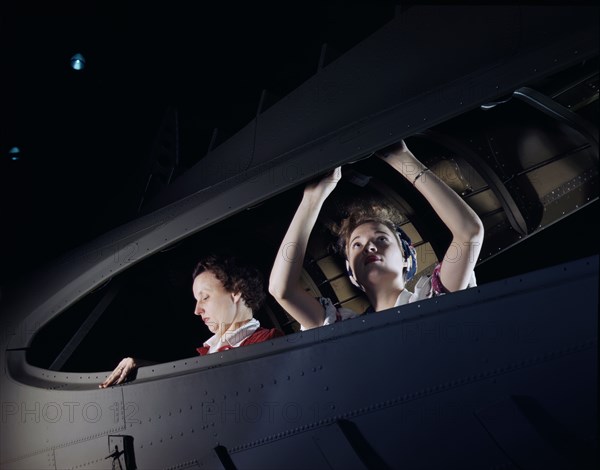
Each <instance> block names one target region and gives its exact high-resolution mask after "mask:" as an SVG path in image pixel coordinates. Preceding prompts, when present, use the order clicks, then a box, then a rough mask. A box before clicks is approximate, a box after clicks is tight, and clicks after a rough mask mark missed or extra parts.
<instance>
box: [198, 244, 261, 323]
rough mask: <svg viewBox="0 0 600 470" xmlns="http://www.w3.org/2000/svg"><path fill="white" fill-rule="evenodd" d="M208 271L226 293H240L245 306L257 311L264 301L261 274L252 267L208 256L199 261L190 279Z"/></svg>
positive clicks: (219, 256) (226, 257) (233, 260)
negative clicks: (219, 282)
mask: <svg viewBox="0 0 600 470" xmlns="http://www.w3.org/2000/svg"><path fill="white" fill-rule="evenodd" d="M204 271H210V272H211V273H213V274H214V275H215V276H216V278H217V279H218V280H219V281H221V284H223V287H224V288H225V290H226V291H227V292H233V293H238V292H239V293H241V294H242V299H244V302H245V303H246V305H247V306H248V307H249V308H250V309H252V311H257V310H258V309H259V308H260V307H261V305H262V304H263V302H264V300H265V295H266V294H265V291H264V284H263V277H262V274H261V273H260V271H259V270H258V269H256V268H255V267H253V266H249V265H246V264H242V263H240V262H239V261H238V260H236V259H235V258H234V257H233V256H224V255H208V256H205V257H203V258H201V259H200V261H198V264H196V268H195V269H194V273H193V275H192V279H196V276H198V275H199V274H202V273H203V272H204Z"/></svg>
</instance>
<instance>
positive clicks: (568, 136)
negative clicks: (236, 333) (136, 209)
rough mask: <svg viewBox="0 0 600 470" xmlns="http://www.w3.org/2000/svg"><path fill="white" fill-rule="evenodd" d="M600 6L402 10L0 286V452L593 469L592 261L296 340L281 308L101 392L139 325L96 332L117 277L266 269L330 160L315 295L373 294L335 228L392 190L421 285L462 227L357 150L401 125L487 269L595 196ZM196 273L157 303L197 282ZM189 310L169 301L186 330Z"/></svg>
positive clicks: (23, 457)
mask: <svg viewBox="0 0 600 470" xmlns="http://www.w3.org/2000/svg"><path fill="white" fill-rule="evenodd" d="M598 13H599V10H598V8H597V7H591V6H578V7H566V6H565V7H563V6H551V7H543V6H485V7H473V6H462V7H459V6H452V7H443V6H418V7H417V6H415V7H413V8H410V9H408V10H407V11H406V12H405V13H403V14H402V15H399V16H397V17H396V18H394V19H393V20H391V21H390V22H389V23H387V24H386V25H385V26H384V27H382V28H381V29H380V30H378V31H376V32H375V33H374V34H373V35H371V36H370V37H368V38H367V39H365V40H364V41H362V42H361V43H359V44H358V45H357V46H355V47H354V48H353V49H351V50H350V51H348V52H347V53H346V54H344V55H342V56H341V57H339V58H337V59H336V60H334V61H332V62H330V63H328V64H325V63H324V61H323V62H322V67H321V68H320V69H319V70H318V72H317V73H316V74H315V75H314V76H313V77H312V78H310V79H309V80H307V81H306V82H305V83H304V84H303V85H301V86H300V87H299V88H298V89H296V90H295V91H293V92H292V93H291V94H290V95H288V96H286V97H284V98H283V99H282V100H280V101H279V102H277V103H274V104H273V105H272V106H270V107H269V108H266V109H265V107H262V108H261V109H259V111H260V112H259V114H257V117H256V119H254V120H253V121H252V122H250V123H249V124H248V125H247V126H246V127H244V128H243V129H241V130H240V131H239V132H238V133H237V134H236V135H234V136H233V137H231V138H230V139H229V140H227V141H225V142H224V143H222V144H221V145H219V146H218V147H216V148H214V149H212V150H211V151H210V152H209V153H208V154H207V155H206V156H205V157H204V158H203V159H201V160H200V162H199V163H197V164H196V165H195V166H194V167H192V168H191V169H190V170H189V171H188V172H186V173H185V174H182V175H181V176H179V177H178V178H177V179H176V180H174V181H173V182H172V183H171V184H169V185H168V186H166V187H165V188H164V189H163V190H162V191H161V192H160V193H159V194H158V195H156V197H154V198H153V199H149V200H147V201H145V203H144V207H143V213H142V214H141V215H140V216H139V217H138V218H137V219H135V220H132V221H131V222H129V223H127V224H125V225H123V226H121V227H119V228H117V229H115V230H113V231H111V232H109V233H107V234H105V235H104V236H102V237H100V238H98V239H96V240H95V241H93V242H92V243H90V244H88V245H85V246H82V247H79V248H78V249H76V250H74V251H73V252H71V253H69V254H68V255H67V256H65V257H63V258H62V259H60V260H59V261H57V262H56V263H55V264H54V265H52V266H49V267H48V268H47V269H46V270H44V271H40V272H38V273H36V274H35V277H32V278H31V279H29V280H28V281H27V282H23V283H22V284H21V285H16V286H11V289H9V290H6V291H5V292H3V298H2V299H1V304H0V307H1V309H2V310H1V315H2V316H1V319H2V323H3V335H2V347H1V348H0V361H1V364H2V373H1V378H0V380H1V382H0V384H1V387H0V393H1V396H2V419H1V424H0V425H1V428H0V430H1V434H0V455H1V457H0V466H1V467H2V468H3V469H66V468H69V469H88V468H89V469H92V468H93V469H109V468H128V469H133V468H140V469H155V468H168V469H188V468H204V469H209V468H226V469H231V468H261V469H263V468H274V469H275V468H410V469H417V468H420V469H421V468H422V469H428V468H452V469H453V468H457V469H458V468H460V469H468V468H473V469H481V468H490V469H492V468H493V469H512V468H515V469H516V468H520V469H533V468H544V469H558V468H596V464H597V446H596V444H597V423H596V418H597V414H596V412H597V398H596V394H597V375H596V374H597V372H596V368H597V361H596V358H597V352H596V343H597V306H598V256H597V255H595V256H591V257H586V258H583V259H578V260H574V261H570V262H567V263H564V264H560V265H557V266H551V267H548V268H546V269H543V270H538V271H535V272H531V273H525V274H521V275H517V276H513V277H509V278H508V279H502V280H497V281H495V282H490V283H486V284H482V285H480V286H479V287H477V288H472V289H468V290H465V291H461V292H458V293H454V294H451V295H445V296H441V297H438V298H435V299H430V300H425V301H422V302H418V303H416V304H411V305H408V306H404V307H402V308H401V309H397V308H394V309H391V310H388V311H384V312H379V313H377V314H374V315H368V316H359V317H358V318H356V319H353V320H347V321H345V322H343V323H338V324H335V325H331V326H326V327H321V328H316V329H313V330H309V331H306V332H299V331H297V324H295V323H294V322H293V321H291V318H290V317H289V316H288V315H287V314H286V313H285V312H283V311H281V310H278V309H277V305H276V304H275V303H274V302H273V301H272V300H270V301H269V302H268V305H267V306H266V307H265V311H264V312H262V315H263V317H264V318H262V319H261V322H262V321H263V320H264V321H265V323H268V322H270V323H271V324H272V325H274V326H278V327H280V328H281V329H283V330H284V331H285V332H286V333H287V334H286V335H285V336H284V337H281V338H277V339H274V340H271V341H268V342H265V343H260V344H256V345H252V346H247V347H242V348H237V349H232V350H229V351H225V352H221V353H216V354H211V355H208V356H204V357H198V356H193V357H192V354H190V355H189V356H181V357H177V358H175V359H172V358H167V359H166V360H165V359H163V360H160V361H159V363H157V364H156V365H153V366H148V367H142V368H140V369H139V371H138V373H137V376H136V377H135V379H133V380H130V381H128V382H126V383H124V384H123V385H119V386H113V387H110V388H107V389H99V388H98V384H99V383H100V382H102V381H103V380H104V379H105V378H106V376H107V374H108V373H109V372H108V371H109V370H110V369H111V367H112V366H111V364H112V365H114V363H113V362H110V363H107V362H108V360H107V359H105V360H104V362H102V359H100V360H99V361H100V362H98V365H96V363H94V361H95V360H96V359H95V358H93V357H92V356H98V355H100V354H98V348H99V347H102V348H103V351H104V350H106V349H114V354H115V355H117V356H119V355H121V354H123V352H122V351H121V348H123V347H125V345H127V344H128V343H130V342H131V341H133V340H132V339H131V337H123V338H110V339H109V340H108V341H107V340H106V337H103V336H102V331H101V332H100V333H97V332H96V330H95V328H97V325H100V324H101V323H102V317H107V316H108V317H110V315H113V316H115V317H111V318H128V317H131V324H136V323H140V322H142V323H143V322H144V318H145V317H142V316H141V314H142V312H140V311H138V312H136V311H135V309H134V308H131V307H132V306H136V304H135V301H133V302H132V303H131V304H127V303H124V302H125V300H122V299H123V297H124V295H122V293H123V292H125V291H126V290H127V289H129V290H130V291H131V289H132V287H131V286H133V284H132V283H134V282H135V279H136V278H138V277H139V278H143V279H144V280H145V281H144V282H147V286H150V285H154V284H151V283H150V280H151V279H152V276H154V273H156V272H160V271H161V270H163V268H164V266H165V263H167V264H169V263H172V265H173V266H175V265H177V263H178V262H179V261H180V260H182V259H185V260H187V261H186V263H188V264H189V263H190V262H193V261H194V258H195V257H196V256H197V255H198V254H200V253H203V252H206V251H207V250H211V251H212V250H214V249H221V248H224V247H228V248H230V249H237V250H240V251H243V252H246V253H247V254H248V255H249V256H253V257H254V259H255V260H259V263H258V264H259V265H260V266H259V267H260V268H261V269H262V270H263V271H264V272H265V273H267V274H268V270H269V268H270V264H272V260H273V259H274V257H275V256H278V253H277V249H278V246H279V242H280V241H281V236H282V234H283V230H285V227H286V225H287V223H289V220H290V218H291V215H292V213H293V211H294V210H295V206H296V204H297V201H298V195H299V192H300V191H302V188H303V186H304V183H306V182H307V181H309V180H311V179H312V178H315V177H318V176H321V175H323V174H325V173H326V172H328V171H330V170H331V169H333V168H335V167H336V166H339V165H344V169H343V172H344V180H343V181H342V182H341V183H340V187H339V190H338V189H336V191H338V193H339V194H338V196H337V197H338V199H337V200H336V199H335V197H333V198H332V201H331V203H330V204H329V205H328V206H326V207H324V209H323V212H322V214H321V217H320V219H319V222H318V224H317V227H316V228H315V230H314V233H313V237H312V238H311V242H310V244H309V248H308V256H307V258H308V259H307V261H306V263H305V270H304V274H303V276H304V277H303V280H304V282H305V283H306V288H307V289H309V290H311V291H313V292H314V293H315V295H326V296H328V297H331V298H332V300H334V301H335V302H336V303H337V304H339V305H343V306H349V307H355V308H359V307H360V306H361V305H364V302H365V300H364V298H362V297H361V295H360V293H359V292H357V291H356V290H353V288H352V286H351V285H350V284H349V282H348V281H347V280H346V279H345V277H344V276H343V269H342V267H341V265H340V262H339V260H337V259H336V258H334V257H333V256H331V253H330V252H329V251H328V244H327V237H326V236H325V235H324V234H325V232H326V231H325V226H326V224H327V221H328V220H329V219H333V218H335V217H336V215H339V211H340V208H339V205H338V203H339V201H340V200H342V199H343V198H344V197H346V196H350V195H353V196H355V197H356V196H362V195H370V196H373V195H375V196H377V197H379V198H381V199H382V200H385V201H387V202H389V203H390V204H394V205H396V206H397V207H398V208H399V209H400V210H401V211H402V212H403V213H404V214H405V215H406V219H407V222H406V224H405V226H403V228H405V229H406V231H407V233H409V234H410V235H411V238H412V239H413V242H414V244H415V246H416V247H417V251H418V254H419V263H420V264H419V274H418V275H417V276H416V278H418V277H419V275H420V274H425V273H428V272H430V270H431V269H432V268H433V266H434V265H435V263H436V262H437V261H438V260H439V259H440V258H441V256H443V253H444V252H445V246H447V243H448V241H449V237H448V234H447V233H446V232H445V231H444V229H443V228H442V227H441V226H440V221H439V220H438V219H437V217H436V216H435V214H433V213H432V211H431V210H429V209H428V208H427V205H426V204H424V202H423V199H422V198H421V197H420V196H419V195H418V194H417V192H416V190H414V189H413V188H411V186H410V185H409V184H406V182H405V181H402V179H401V178H400V177H398V175H394V174H390V172H389V171H386V169H385V168H383V167H382V166H381V165H379V164H378V162H377V161H376V159H373V158H367V157H368V156H369V155H371V154H372V153H373V152H374V151H376V150H378V149H380V148H382V147H384V146H387V145H389V144H391V143H394V142H397V141H399V140H400V139H406V141H407V143H408V145H409V146H410V148H411V149H412V150H413V151H414V153H415V154H416V155H418V156H419V158H420V159H421V160H422V161H423V162H424V163H426V164H427V165H428V166H429V167H430V168H431V169H432V170H433V171H434V172H436V174H438V175H439V176H440V177H441V178H442V179H444V180H445V181H446V182H447V183H448V184H449V185H450V186H451V187H452V188H453V189H455V190H456V191H457V192H458V193H459V194H460V195H461V196H462V197H463V198H464V200H465V201H467V203H468V204H469V205H470V206H471V207H472V208H473V209H474V210H476V212H477V213H478V214H479V215H480V217H481V219H482V220H483V222H484V225H485V230H486V238H485V241H484V245H483V248H482V251H481V257H480V260H479V262H480V263H481V264H484V263H487V262H490V260H492V259H497V260H498V259H501V257H502V256H504V254H505V253H506V252H507V251H508V250H509V248H511V247H512V246H514V245H517V244H519V243H520V242H522V241H523V240H525V239H527V238H529V237H532V236H537V234H538V233H539V232H541V231H542V230H543V229H545V228H546V227H548V226H550V225H552V224H553V223H555V222H557V221H559V220H561V219H563V218H565V217H570V214H573V213H575V212H577V211H579V210H580V209H583V208H586V207H589V206H591V205H592V204H594V203H595V202H596V201H597V199H598V131H597V118H598V44H599V42H598V39H599V38H598V21H597V20H598V16H599V15H598ZM440 38H443V40H440ZM167 127H168V125H167ZM157 171H158V170H157ZM232 233H233V234H234V235H232ZM240 234H242V235H240ZM231 240H238V241H239V244H236V245H235V246H231ZM464 255H465V256H466V255H468V254H464ZM261 263H262V265H261ZM184 264H185V263H184ZM186 268H187V265H186ZM167 269H170V268H167ZM173 269H174V270H177V269H178V268H173ZM169 272H170V271H169ZM177 275H179V274H177ZM173 276H175V277H176V275H175V274H173ZM186 276H188V278H189V277H190V276H189V272H187V271H186ZM188 278H186V280H185V281H181V282H179V281H178V280H173V285H165V286H164V292H165V295H170V294H173V295H174V296H177V295H178V294H179V293H180V292H186V293H187V295H188V296H189V290H190V285H191V282H190V281H191V280H190V279H188ZM154 279H155V280H156V279H162V278H158V277H157V278H154ZM177 279H179V278H177ZM174 286H175V287H177V289H179V290H175V287H174ZM179 286H181V287H179ZM409 287H410V285H409ZM161 289H162V288H161V287H158V288H157V289H156V291H157V292H155V293H152V295H160V292H159V291H161ZM119 302H121V303H119ZM139 305H141V304H139ZM165 305H169V304H165ZM163 307H164V305H158V303H157V305H155V306H154V307H153V306H152V305H147V306H145V307H144V308H147V309H148V312H144V315H146V314H148V315H150V313H149V312H150V311H151V310H152V308H155V309H157V310H160V309H162V308H163ZM140 310H143V309H142V308H141V307H140ZM175 310H176V309H174V310H173V311H170V310H169V311H168V312H167V313H164V312H163V315H169V316H170V317H172V318H173V322H175V324H177V323H176V322H177V314H176V312H175ZM186 314H187V315H189V316H191V314H190V312H189V310H188V311H187V312H186ZM124 321H126V320H124ZM157 330H158V331H157V337H158V338H160V335H161V334H163V335H165V337H166V336H168V334H169V332H167V330H165V329H163V330H162V331H160V330H161V328H160V327H158V328H157ZM64 331H67V334H66V337H65V334H64ZM61 332H62V333H63V334H62V337H61V334H60V333H61ZM148 335H151V333H148ZM171 342H173V343H175V342H177V341H174V340H172V339H171ZM106 343H109V344H108V345H107V344H106ZM165 343H166V340H165ZM162 347H166V346H163V344H161V343H154V344H153V348H154V349H156V348H158V349H160V348H162ZM165 354H166V353H165ZM111 361H112V359H111ZM84 364H87V365H88V368H87V369H84V366H83V365H84Z"/></svg>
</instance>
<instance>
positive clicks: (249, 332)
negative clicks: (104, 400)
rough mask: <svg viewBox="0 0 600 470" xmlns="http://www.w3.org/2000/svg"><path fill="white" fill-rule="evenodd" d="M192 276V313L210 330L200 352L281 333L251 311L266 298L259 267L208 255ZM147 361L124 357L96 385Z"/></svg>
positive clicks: (114, 380)
mask: <svg viewBox="0 0 600 470" xmlns="http://www.w3.org/2000/svg"><path fill="white" fill-rule="evenodd" d="M192 278H193V280H194V282H193V285H192V292H193V294H194V298H195V299H196V307H195V309H194V315H197V316H199V317H201V318H202V321H203V322H204V323H205V324H206V326H207V327H208V329H209V330H210V332H211V333H213V336H211V337H210V338H209V339H207V340H206V341H205V342H204V344H203V345H202V346H201V347H199V348H196V350H197V351H198V353H199V354H200V355H202V356H204V355H206V354H211V353H214V352H220V351H225V350H227V349H232V348H237V347H239V346H247V345H249V344H254V343H260V342H262V341H267V340H269V339H272V338H276V337H278V336H283V333H282V332H281V331H279V330H277V329H274V328H273V329H267V328H263V327H261V326H260V323H259V321H258V320H257V319H256V318H254V312H255V311H257V310H258V309H259V308H260V306H261V305H262V303H263V302H264V299H265V292H264V288H263V281H262V276H261V274H260V272H259V271H258V269H256V268H254V267H250V266H245V265H242V264H240V263H239V262H237V261H236V260H235V259H234V258H233V257H225V256H216V255H209V256H206V257H205V258H203V259H201V260H200V261H199V262H198V264H197V265H196V268H195V269H194V273H193V275H192ZM148 364H150V363H149V362H148V361H144V360H140V359H134V358H132V357H126V358H125V359H123V360H122V361H121V362H120V363H119V364H118V365H117V367H116V368H115V370H114V371H113V372H112V373H111V374H110V375H109V376H108V377H107V379H106V380H105V381H104V382H103V383H102V384H100V385H99V387H100V388H106V387H108V386H110V385H113V384H120V383H122V382H123V381H125V380H126V379H127V377H128V376H129V375H130V374H131V373H132V372H134V371H135V370H136V369H137V368H138V367H140V366H144V365H148Z"/></svg>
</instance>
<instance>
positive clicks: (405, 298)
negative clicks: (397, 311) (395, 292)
mask: <svg viewBox="0 0 600 470" xmlns="http://www.w3.org/2000/svg"><path fill="white" fill-rule="evenodd" d="M412 295H413V294H412V292H411V291H409V290H408V289H402V292H400V295H399V296H398V298H397V299H396V303H395V304H394V306H395V307H399V306H400V305H406V304H407V303H409V302H410V298H411V296H412Z"/></svg>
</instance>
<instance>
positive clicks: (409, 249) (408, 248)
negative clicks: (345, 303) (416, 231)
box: [346, 225, 417, 292]
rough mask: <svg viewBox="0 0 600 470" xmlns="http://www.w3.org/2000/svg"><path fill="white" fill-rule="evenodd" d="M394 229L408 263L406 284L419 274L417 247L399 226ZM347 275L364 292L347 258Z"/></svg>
mask: <svg viewBox="0 0 600 470" xmlns="http://www.w3.org/2000/svg"><path fill="white" fill-rule="evenodd" d="M394 228H395V229H396V233H397V234H398V237H399V238H400V244H401V246H402V256H403V257H404V261H405V262H406V271H404V273H403V276H404V282H405V283H406V282H408V281H410V280H411V279H412V278H413V277H414V276H415V274H416V273H417V251H416V250H415V247H414V246H412V241H411V239H410V237H409V236H408V235H407V234H406V232H405V231H404V230H402V229H401V228H400V227H399V226H397V225H396V226H394ZM346 274H348V277H349V278H350V282H351V283H352V284H354V285H355V286H356V287H358V288H359V289H360V290H362V291H363V292H364V290H365V288H364V287H363V286H361V285H360V284H359V283H358V280H357V279H356V277H354V273H353V272H352V268H351V267H350V262H349V261H348V258H346Z"/></svg>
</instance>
